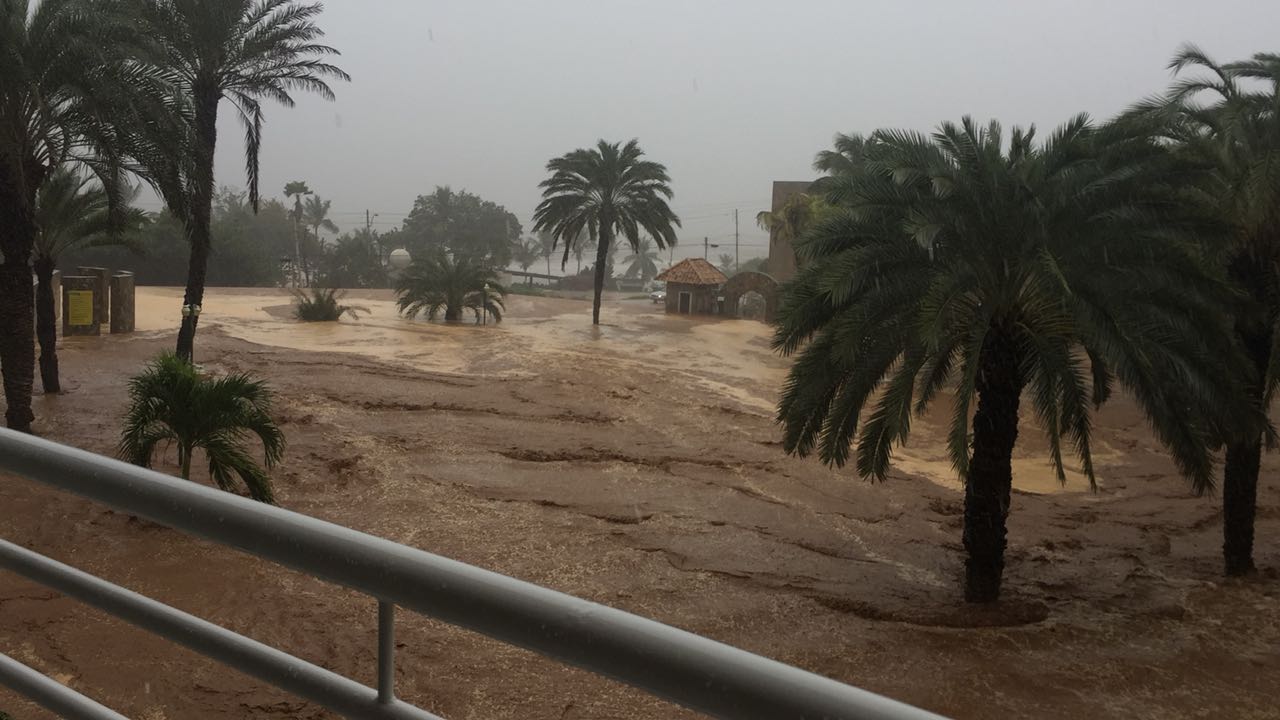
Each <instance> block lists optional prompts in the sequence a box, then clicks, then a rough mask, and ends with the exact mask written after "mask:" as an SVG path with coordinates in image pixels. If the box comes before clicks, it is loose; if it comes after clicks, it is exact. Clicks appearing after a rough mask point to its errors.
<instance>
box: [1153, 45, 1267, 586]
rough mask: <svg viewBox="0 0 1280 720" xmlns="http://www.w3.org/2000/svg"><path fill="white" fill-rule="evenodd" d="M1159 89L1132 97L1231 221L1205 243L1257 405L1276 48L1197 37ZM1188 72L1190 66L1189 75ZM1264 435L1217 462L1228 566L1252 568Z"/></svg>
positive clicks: (1214, 208) (1262, 390)
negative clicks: (1254, 50) (1217, 57)
mask: <svg viewBox="0 0 1280 720" xmlns="http://www.w3.org/2000/svg"><path fill="white" fill-rule="evenodd" d="M1169 67H1170V69H1171V70H1173V71H1174V72H1175V73H1176V74H1178V75H1180V76H1181V77H1179V79H1178V80H1177V81H1175V83H1174V85H1173V87H1172V88H1171V89H1170V90H1169V92H1168V93H1167V95H1166V96H1165V97H1163V98H1160V99H1158V100H1155V101H1151V102H1147V103H1143V104H1141V105H1139V106H1137V107H1136V108H1135V110H1134V112H1133V113H1132V114H1131V117H1138V118H1146V119H1151V118H1154V119H1156V120H1157V121H1158V122H1159V125H1158V126H1157V132H1158V133H1160V134H1161V135H1162V136H1163V137H1164V138H1165V139H1166V140H1168V141H1171V142H1172V143H1173V145H1174V147H1175V148H1176V149H1177V151H1178V152H1180V153H1182V154H1184V155H1185V156H1187V157H1188V158H1190V159H1193V160H1195V161H1198V162H1200V163H1203V164H1204V165H1206V166H1208V167H1210V168H1212V172H1211V173H1210V175H1209V177H1208V179H1207V182H1205V183H1203V184H1201V185H1200V186H1199V187H1198V188H1197V191H1198V192H1196V193H1192V194H1189V196H1188V199H1189V201H1191V202H1197V203H1199V204H1200V205H1201V206H1202V207H1204V208H1205V209H1206V210H1208V211H1209V212H1212V213H1214V214H1215V215H1216V216H1217V217H1218V219H1219V220H1220V221H1221V222H1222V223H1223V224H1224V225H1225V226H1226V227H1228V228H1229V232H1228V233H1227V234H1226V236H1225V237H1224V242H1222V243H1220V245H1219V246H1218V247H1215V248H1213V249H1212V252H1213V254H1214V255H1215V256H1216V257H1217V258H1219V259H1220V261H1221V263H1222V264H1223V265H1224V266H1225V268H1226V271H1227V273H1228V275H1229V276H1230V278H1231V280H1232V282H1233V283H1234V284H1235V285H1236V287H1238V288H1239V290H1240V291H1241V296H1242V298H1241V301H1240V302H1237V303H1235V304H1233V305H1232V315H1233V318H1232V321H1233V325H1234V329H1235V332H1236V335H1237V336H1238V338H1239V341H1240V344H1241V346H1242V347H1243V348H1244V351H1245V353H1246V354H1247V356H1248V359H1249V361H1250V363H1251V364H1252V366H1253V368H1254V369H1255V370H1256V374H1255V375H1253V376H1252V377H1251V381H1250V385H1249V388H1248V392H1249V395H1250V397H1251V398H1252V399H1253V401H1254V402H1255V404H1256V405H1257V406H1258V407H1259V408H1260V409H1262V410H1265V409H1266V408H1269V407H1270V405H1271V400H1272V398H1273V397H1274V394H1275V390H1276V387H1277V385H1278V384H1280V327H1278V324H1280V55H1276V54H1258V55H1255V56H1253V58H1252V59H1250V60H1247V61H1243V62H1236V63H1230V64H1226V65H1222V64H1219V63H1217V62H1215V61H1214V60H1213V59H1212V58H1210V57H1209V56H1208V55H1207V54H1205V53H1204V52H1203V51H1201V50H1200V49H1198V48H1196V47H1195V46H1190V45H1188V46H1186V47H1184V48H1182V49H1181V50H1180V51H1179V52H1178V53H1177V55H1175V57H1174V58H1173V60H1172V62H1171V63H1170V64H1169ZM1187 71H1192V72H1196V71H1198V73H1197V74H1195V75H1192V76H1191V77H1187V76H1186V75H1185V73H1186V72H1187ZM1264 439H1265V438H1264V435H1263V432H1262V431H1261V430H1256V431H1255V432H1253V433H1251V434H1250V435H1248V436H1245V437H1241V438H1238V439H1237V440H1236V441H1235V442H1232V443H1229V444H1228V445H1227V450H1226V458H1225V463H1224V467H1223V483H1222V504H1223V546H1222V550H1223V560H1224V564H1225V569H1226V573H1227V574H1228V575H1243V574H1246V573H1249V572H1252V571H1253V569H1254V563H1253V536H1254V517H1255V515H1256V512H1257V491H1258V471H1259V465H1260V464H1261V455H1262V447H1263V445H1264Z"/></svg>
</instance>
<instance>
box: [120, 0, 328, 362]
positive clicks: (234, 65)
mask: <svg viewBox="0 0 1280 720" xmlns="http://www.w3.org/2000/svg"><path fill="white" fill-rule="evenodd" d="M137 2H139V3H140V4H141V9H140V12H139V17H138V26H139V30H140V32H141V33H142V34H143V36H144V37H146V38H147V39H148V40H149V43H148V45H147V46H146V50H147V53H146V55H145V60H146V61H147V62H149V63H150V64H152V65H154V66H155V67H157V68H159V70H160V71H161V72H162V73H164V76H165V79H166V83H165V84H164V85H162V86H160V88H159V96H158V97H152V96H151V95H148V96H146V97H145V98H142V99H140V101H139V104H141V105H142V107H143V108H144V111H145V112H146V113H147V115H146V122H143V123H141V124H139V125H138V127H137V128H136V129H135V132H134V133H133V135H132V140H133V147H132V148H131V149H130V152H131V154H132V155H133V156H134V157H135V158H137V160H138V161H139V164H140V165H141V166H142V167H144V168H146V169H147V170H148V175H149V176H150V180H151V183H152V185H153V186H154V187H155V189H156V190H157V191H158V193H159V194H160V196H161V197H162V198H163V199H164V201H165V204H166V205H167V206H168V208H169V211H170V212H172V213H173V214H174V215H175V216H176V217H177V218H179V219H180V220H182V222H183V224H184V226H185V228H186V235H187V240H188V241H189V242H190V244H191V257H190V262H189V264H188V269H187V287H186V292H185V294H184V296H183V308H184V313H183V319H182V328H181V330H180V331H179V333H178V343H177V355H178V357H180V358H183V359H186V360H190V359H191V356H192V351H193V348H194V344H195V332H196V325H197V323H198V321H199V308H200V305H201V303H202V302H203V300H204V285H205V273H206V270H207V266H208V259H209V247H210V231H209V225H210V219H211V215H212V205H213V191H214V183H213V180H214V178H213V158H214V150H215V147H216V145H217V136H218V132H217V131H218V128H217V117H218V106H219V104H220V103H221V101H222V100H223V99H224V98H225V99H227V100H229V101H230V103H231V106H232V109H233V110H234V114H235V115H236V116H237V117H238V118H239V119H240V121H241V125H242V126H243V127H244V133H245V134H244V150H245V173H246V175H247V176H248V181H249V182H248V186H249V188H248V189H249V202H250V204H251V205H252V206H253V208H254V210H255V211H256V210H257V208H258V199H259V195H258V153H259V149H260V148H261V145H262V124H263V100H268V99H269V100H275V101H276V102H279V103H281V104H283V105H285V106H286V107H292V106H293V96H292V95H291V92H292V91H294V90H305V91H310V92H314V93H317V94H319V95H320V96H322V97H324V98H326V99H333V97H334V96H333V91H332V90H331V89H330V87H329V85H328V83H327V82H326V80H327V79H340V80H348V79H349V77H348V75H347V74H346V73H345V72H343V71H342V70H340V69H338V68H337V67H336V66H334V65H332V64H330V63H328V62H326V61H325V58H326V57H327V56H330V55H336V54H337V51H336V50H334V49H333V48H331V47H328V46H326V45H321V44H319V42H318V41H319V40H320V39H321V38H322V37H324V32H323V31H322V30H321V29H320V28H319V27H317V26H316V24H315V22H314V20H315V18H316V17H317V16H318V15H319V14H320V11H321V6H320V5H319V4H304V3H299V2H294V1H293V0H137ZM146 89H148V90H152V89H154V88H150V87H148V88H146Z"/></svg>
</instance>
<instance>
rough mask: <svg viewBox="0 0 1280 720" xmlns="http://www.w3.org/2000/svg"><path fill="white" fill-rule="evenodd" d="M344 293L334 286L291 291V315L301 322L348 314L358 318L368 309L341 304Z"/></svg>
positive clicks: (324, 319) (340, 317) (328, 318)
mask: <svg viewBox="0 0 1280 720" xmlns="http://www.w3.org/2000/svg"><path fill="white" fill-rule="evenodd" d="M343 297H345V293H343V292H342V291H341V290H337V289H334V288H311V289H310V290H294V291H293V300H294V304H293V316H294V317H295V318H297V319H299V320H301V321H303V322H332V321H336V320H341V319H342V316H343V315H350V316H351V318H352V319H353V320H359V319H360V313H368V312H369V309H368V308H365V307H362V306H360V305H343V304H342V298H343Z"/></svg>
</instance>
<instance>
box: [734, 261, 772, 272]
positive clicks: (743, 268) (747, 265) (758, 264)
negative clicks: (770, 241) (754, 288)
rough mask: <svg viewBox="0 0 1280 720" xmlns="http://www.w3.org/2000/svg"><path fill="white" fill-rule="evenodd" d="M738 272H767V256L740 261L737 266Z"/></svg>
mask: <svg viewBox="0 0 1280 720" xmlns="http://www.w3.org/2000/svg"><path fill="white" fill-rule="evenodd" d="M738 272H758V273H765V274H768V273H769V258H767V257H756V258H751V259H750V260H748V261H746V262H744V263H742V265H740V266H739V267H738Z"/></svg>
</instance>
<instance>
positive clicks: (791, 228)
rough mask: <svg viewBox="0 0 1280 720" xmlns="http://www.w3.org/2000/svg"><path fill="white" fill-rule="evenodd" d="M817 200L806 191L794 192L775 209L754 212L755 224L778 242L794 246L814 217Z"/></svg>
mask: <svg viewBox="0 0 1280 720" xmlns="http://www.w3.org/2000/svg"><path fill="white" fill-rule="evenodd" d="M819 202H820V200H819V199H818V198H817V197H815V196H813V195H810V194H808V193H796V194H794V195H792V196H791V197H789V198H787V200H786V202H784V203H783V204H782V207H780V208H778V209H777V211H769V210H761V211H760V212H758V213H756V225H758V226H760V229H761V230H764V231H765V232H767V233H769V234H770V235H771V236H773V237H774V239H776V240H777V241H778V242H779V243H786V245H787V247H795V244H796V242H797V241H798V240H799V239H800V236H801V235H802V234H804V231H805V229H806V228H808V227H809V225H810V224H811V223H812V222H813V220H814V219H815V216H816V213H817V209H818V203H819Z"/></svg>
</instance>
